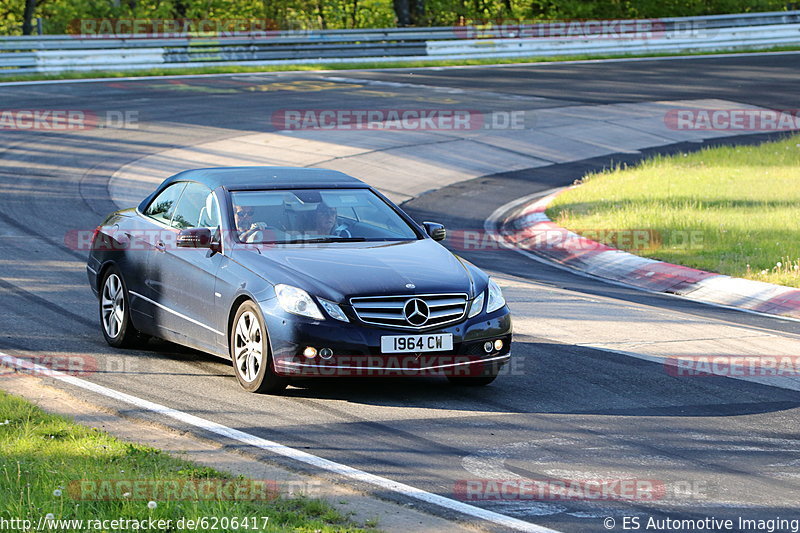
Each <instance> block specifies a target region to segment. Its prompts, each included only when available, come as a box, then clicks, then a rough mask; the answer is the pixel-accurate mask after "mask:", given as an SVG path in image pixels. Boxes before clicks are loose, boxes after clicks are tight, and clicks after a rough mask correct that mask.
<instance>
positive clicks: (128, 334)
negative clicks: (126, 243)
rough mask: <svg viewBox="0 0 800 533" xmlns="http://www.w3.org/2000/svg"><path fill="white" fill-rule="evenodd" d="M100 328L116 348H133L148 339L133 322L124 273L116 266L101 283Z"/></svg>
mask: <svg viewBox="0 0 800 533" xmlns="http://www.w3.org/2000/svg"><path fill="white" fill-rule="evenodd" d="M99 303H100V305H99V309H100V330H101V331H102V332H103V337H105V339H106V342H107V343H108V344H109V345H110V346H113V347H114V348H132V347H134V346H137V345H139V344H142V342H144V341H145V340H146V337H144V336H143V335H142V334H140V333H139V331H137V330H136V328H135V327H134V326H133V322H131V310H130V297H129V296H128V288H127V286H126V285H125V280H124V279H123V278H122V273H121V272H120V271H119V269H118V268H117V267H116V266H112V267H110V268H109V269H108V270H106V272H105V274H104V275H103V283H102V284H101V285H100V298H99Z"/></svg>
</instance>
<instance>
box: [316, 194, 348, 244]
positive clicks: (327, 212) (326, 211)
mask: <svg viewBox="0 0 800 533" xmlns="http://www.w3.org/2000/svg"><path fill="white" fill-rule="evenodd" d="M337 222H338V219H337V215H336V208H335V207H331V206H329V205H328V204H326V203H325V202H320V203H319V205H317V209H316V210H315V211H314V227H313V228H312V232H313V233H314V234H316V235H336V236H337V237H344V238H351V237H352V236H353V235H352V234H351V233H350V230H349V229H348V228H347V224H337Z"/></svg>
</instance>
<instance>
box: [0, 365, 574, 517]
mask: <svg viewBox="0 0 800 533" xmlns="http://www.w3.org/2000/svg"><path fill="white" fill-rule="evenodd" d="M0 366H6V367H10V368H17V369H26V370H28V371H30V372H31V373H33V374H34V375H43V376H47V377H51V378H54V379H57V380H59V381H63V382H64V383H68V384H70V385H73V386H75V387H80V388H82V389H85V390H88V391H92V392H95V393H97V394H101V395H103V396H106V397H108V398H113V399H115V400H119V401H121V402H125V403H128V404H131V405H135V406H136V407H139V408H142V409H146V410H148V411H152V412H154V413H158V414H160V415H163V416H165V417H167V418H172V419H175V420H177V421H179V422H183V423H185V424H189V425H191V426H194V427H196V428H199V429H202V430H205V431H209V432H211V433H216V434H217V435H220V436H222V437H225V438H228V439H232V440H235V441H239V442H241V443H243V444H247V445H248V446H253V447H256V448H260V449H262V450H266V451H268V452H271V453H275V454H278V455H282V456H284V457H288V458H289V459H293V460H295V461H299V462H301V463H305V464H308V465H311V466H314V467H317V468H321V469H323V470H327V471H329V472H333V473H335V474H338V475H340V476H344V477H349V478H351V479H354V480H356V481H360V482H363V483H369V484H370V485H373V486H376V487H379V488H381V489H385V490H389V491H392V492H396V493H400V494H402V495H404V496H407V497H410V498H414V499H416V500H420V501H423V502H425V503H428V504H433V505H437V506H439V507H443V508H445V509H449V510H451V511H456V512H459V513H462V514H465V515H468V516H471V517H474V518H480V519H481V520H486V521H487V522H492V523H494V524H498V525H501V526H504V527H508V528H511V529H515V530H517V531H527V532H531V533H559V532H558V531H557V530H554V529H549V528H546V527H542V526H537V525H536V524H532V523H530V522H526V521H524V520H519V519H517V518H513V517H510V516H506V515H503V514H500V513H495V512H493V511H487V510H486V509H481V508H480V507H475V506H473V505H468V504H466V503H463V502H460V501H457V500H453V499H450V498H446V497H444V496H440V495H438V494H433V493H431V492H427V491H424V490H421V489H418V488H415V487H412V486H411V485H406V484H405V483H399V482H397V481H393V480H391V479H388V478H385V477H381V476H376V475H375V474H370V473H368V472H364V471H363V470H359V469H357V468H353V467H351V466H347V465H343V464H340V463H336V462H334V461H330V460H328V459H323V458H322V457H317V456H316V455H312V454H310V453H308V452H304V451H301V450H296V449H294V448H290V447H288V446H284V445H283V444H279V443H277V442H274V441H270V440H266V439H262V438H261V437H256V436H255V435H251V434H249V433H245V432H244V431H239V430H238V429H233V428H229V427H228V426H223V425H222V424H217V423H216V422H212V421H210V420H206V419H204V418H200V417H198V416H194V415H190V414H189V413H184V412H183V411H178V410H177V409H172V408H171V407H166V406H164V405H160V404H157V403H154V402H151V401H148V400H143V399H142V398H138V397H136V396H131V395H130V394H125V393H124V392H119V391H116V390H114V389H109V388H108V387H104V386H102V385H98V384H96V383H92V382H90V381H86V380H83V379H80V378H76V377H74V376H70V375H67V374H65V373H63V372H59V371H57V370H51V369H49V368H46V367H44V366H41V365H37V364H35V363H31V362H30V361H27V360H25V359H20V358H18V357H14V356H13V355H8V354H5V353H3V352H0Z"/></svg>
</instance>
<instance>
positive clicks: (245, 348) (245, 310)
mask: <svg viewBox="0 0 800 533" xmlns="http://www.w3.org/2000/svg"><path fill="white" fill-rule="evenodd" d="M229 338H230V352H231V359H232V360H233V370H234V372H235V373H236V379H238V380H239V384H240V385H241V386H242V388H243V389H244V390H246V391H248V392H259V393H273V394H275V393H279V392H281V391H282V390H283V389H285V388H286V385H288V383H289V380H288V379H287V378H285V377H282V376H279V375H277V374H276V373H275V370H274V368H273V364H272V355H271V354H270V350H269V340H268V337H267V328H266V327H265V326H264V321H263V320H262V319H261V314H260V313H259V311H258V308H257V307H256V305H255V304H254V303H253V302H245V303H243V304H242V305H241V307H239V310H238V311H237V312H236V316H235V317H234V319H233V325H232V329H231V332H230V335H229Z"/></svg>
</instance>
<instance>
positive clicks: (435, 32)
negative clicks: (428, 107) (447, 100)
mask: <svg viewBox="0 0 800 533" xmlns="http://www.w3.org/2000/svg"><path fill="white" fill-rule="evenodd" d="M604 23H605V25H606V26H605V27H604V26H603V24H604ZM570 25H572V26H570ZM575 25H578V31H577V33H570V31H571V30H570V28H574V27H575ZM609 27H612V33H613V34H612V35H610V34H609V33H608V31H607V30H608V28H609ZM106 37H107V36H78V35H76V36H70V35H50V36H36V37H4V38H0V76H2V75H4V74H5V75H11V74H24V73H48V72H63V71H66V70H77V71H92V70H130V69H147V68H157V67H161V68H165V67H168V68H189V67H203V66H215V65H253V66H261V65H269V64H286V63H320V62H326V63H334V62H352V63H359V62H386V61H397V60H419V59H455V58H463V59H468V58H484V57H486V58H502V57H522V56H530V57H534V56H558V55H580V54H628V53H646V52H688V51H712V50H735V49H752V48H765V47H772V46H787V45H800V11H778V12H769V13H746V14H734V15H715V16H708V17H681V18H664V19H648V20H628V21H565V22H563V23H559V22H556V23H543V24H524V25H517V24H507V25H497V24H487V25H476V26H451V27H436V28H394V29H366V30H314V31H277V32H255V33H237V34H234V35H231V36H226V37H216V36H204V35H201V34H192V35H186V36H181V37H178V38H151V37H150V36H144V37H142V36H128V37H126V38H106Z"/></svg>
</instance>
